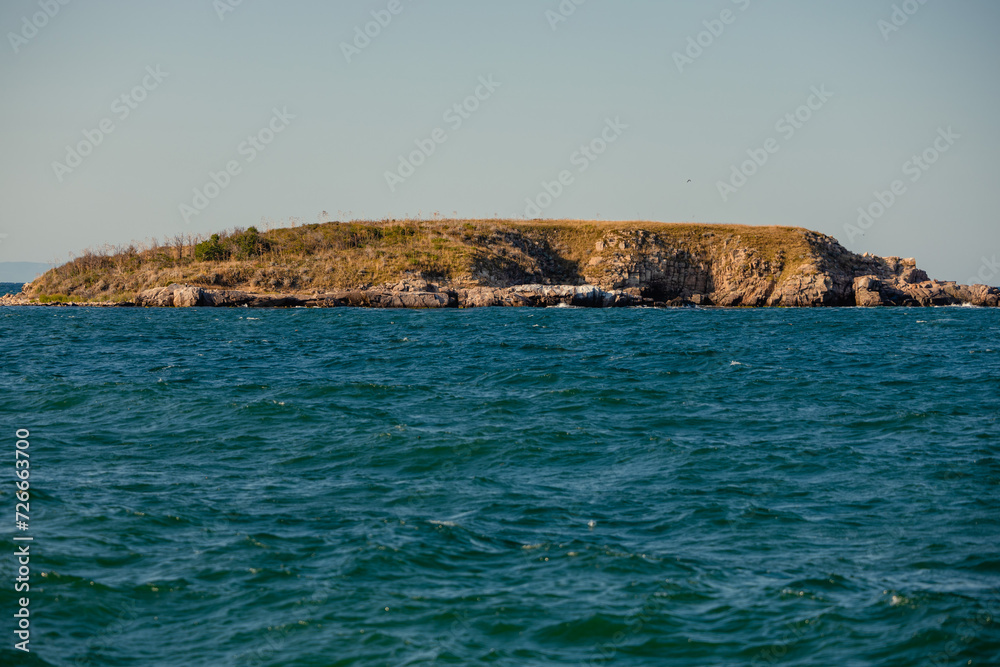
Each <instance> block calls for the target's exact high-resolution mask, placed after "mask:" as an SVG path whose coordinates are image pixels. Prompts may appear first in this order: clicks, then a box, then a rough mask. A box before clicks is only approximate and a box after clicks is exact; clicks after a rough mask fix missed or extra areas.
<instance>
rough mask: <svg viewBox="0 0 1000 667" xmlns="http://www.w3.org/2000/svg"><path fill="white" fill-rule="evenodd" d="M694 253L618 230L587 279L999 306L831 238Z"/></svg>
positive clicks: (728, 301)
mask: <svg viewBox="0 0 1000 667" xmlns="http://www.w3.org/2000/svg"><path fill="white" fill-rule="evenodd" d="M705 236H707V237H708V238H711V239H712V240H713V242H712V243H710V244H708V245H706V246H705V247H704V252H701V253H692V252H690V251H687V250H685V249H683V248H679V247H677V246H676V245H675V244H673V243H671V240H670V239H669V238H664V237H662V236H661V235H659V234H656V233H650V232H647V231H642V230H639V231H634V232H615V233H612V234H609V235H607V236H606V237H605V238H603V239H601V240H600V241H598V243H597V244H596V246H595V248H594V254H593V256H592V257H591V258H590V260H589V261H588V262H587V267H586V271H585V275H586V277H587V279H588V282H590V283H592V284H594V285H598V286H601V287H605V288H608V289H628V288H638V289H639V290H640V291H641V293H642V295H643V296H644V297H646V298H652V299H654V300H655V301H664V302H669V301H672V300H677V299H680V300H682V301H690V302H692V303H695V304H704V305H715V306H729V307H732V306H750V307H760V306H772V307H815V306H855V305H857V306H945V305H958V304H962V303H969V304H972V305H976V306H991V307H996V306H998V300H1000V290H997V289H996V288H991V287H987V286H985V285H976V286H971V287H970V286H962V285H958V284H956V283H954V282H940V281H936V280H931V279H930V278H929V277H928V276H927V274H926V273H925V272H924V271H922V270H920V269H918V268H917V266H916V261H915V260H913V259H901V258H898V257H876V256H873V255H856V254H854V253H852V252H850V251H848V250H846V249H845V248H843V247H842V246H841V245H840V244H839V243H838V242H837V241H836V240H835V239H833V238H831V237H828V236H824V235H822V234H817V233H815V232H809V231H805V230H803V231H802V240H803V241H804V242H805V244H806V246H807V250H806V252H805V253H802V254H801V256H799V257H796V258H790V257H789V256H788V255H789V253H788V252H787V249H786V248H780V249H778V250H777V252H776V253H775V255H774V257H773V258H770V259H766V258H764V257H762V255H761V252H760V251H759V250H758V249H756V248H754V247H753V246H747V245H746V244H744V243H743V242H742V239H741V238H740V236H739V235H738V234H735V235H734V234H727V235H721V236H720V235H717V234H715V233H713V232H707V233H706V234H705Z"/></svg>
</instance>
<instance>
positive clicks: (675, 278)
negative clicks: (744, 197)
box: [0, 220, 1000, 308]
mask: <svg viewBox="0 0 1000 667" xmlns="http://www.w3.org/2000/svg"><path fill="white" fill-rule="evenodd" d="M35 304H79V305H95V306H102V305H103V306H110V305H115V306H143V307H175V308H176V307H235V306H249V307H270V308H289V307H340V306H354V307H373V308H477V307H486V306H529V307H530V306H535V307H541V306H559V305H568V306H583V307H625V306H660V307H668V306H720V307H817V306H865V307H867V306H950V305H962V304H968V305H973V306H983V307H997V306H998V305H1000V290H998V289H997V288H995V287H990V286H987V285H960V284H958V283H955V282H950V281H938V280H932V279H930V277H929V276H928V275H927V274H926V273H925V272H924V271H922V270H921V269H919V268H917V266H916V262H915V260H913V259H901V258H898V257H877V256H873V255H867V254H866V255H857V254H854V253H852V252H850V251H848V250H846V249H845V248H844V247H842V246H841V245H840V244H839V243H838V242H837V241H836V239H834V238H832V237H829V236H825V235H823V234H819V233H816V232H812V231H809V230H807V229H803V228H798V227H749V226H740V225H710V224H667V223H652V222H634V223H629V222H594V221H576V220H566V221H503V220H436V221H423V220H421V221H414V220H383V221H379V222H364V223H361V222H352V223H338V222H332V223H323V224H315V225H304V226H298V227H293V228H281V229H274V230H270V231H265V232H260V231H258V230H257V229H256V228H254V227H251V228H249V229H246V230H242V229H237V230H233V231H230V232H228V233H225V234H214V235H212V236H211V237H210V238H208V239H198V238H191V237H187V238H182V237H179V236H178V237H175V238H174V239H173V241H172V242H170V243H165V244H161V243H159V242H156V241H154V242H152V243H149V244H145V245H142V246H138V247H137V246H136V245H130V246H128V247H118V248H105V249H103V250H101V251H99V252H94V251H87V252H85V253H83V255H82V256H80V257H77V258H75V259H73V260H72V261H70V262H68V263H66V264H64V265H62V266H59V267H57V268H54V269H51V270H50V271H48V272H47V273H45V274H44V275H42V276H41V277H39V278H37V279H36V280H35V281H34V282H32V283H29V284H27V285H25V287H24V289H23V291H22V293H21V294H17V295H13V296H7V297H4V298H3V299H0V305H35Z"/></svg>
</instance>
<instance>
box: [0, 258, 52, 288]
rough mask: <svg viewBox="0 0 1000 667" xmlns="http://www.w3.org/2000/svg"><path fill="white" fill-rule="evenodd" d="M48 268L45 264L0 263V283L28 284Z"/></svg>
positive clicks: (49, 265) (50, 266) (49, 266)
mask: <svg viewBox="0 0 1000 667" xmlns="http://www.w3.org/2000/svg"><path fill="white" fill-rule="evenodd" d="M50 268H52V265H51V264H48V263H46V262H0V283H30V282H31V281H32V280H34V279H35V278H37V277H38V276H40V275H42V274H43V273H45V272H46V271H48V270H49V269H50Z"/></svg>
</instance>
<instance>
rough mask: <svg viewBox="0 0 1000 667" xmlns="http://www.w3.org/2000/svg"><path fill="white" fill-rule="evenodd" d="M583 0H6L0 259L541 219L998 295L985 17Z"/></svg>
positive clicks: (755, 1)
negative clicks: (791, 247)
mask: <svg viewBox="0 0 1000 667" xmlns="http://www.w3.org/2000/svg"><path fill="white" fill-rule="evenodd" d="M62 2H66V4H65V5H64V4H61V3H62ZM576 2H581V0H575V2H574V0H564V1H563V2H562V3H561V2H560V0H504V1H503V2H485V1H480V0H398V4H397V1H396V0H357V1H340V2H321V1H319V0H287V1H285V2H267V1H265V0H242V1H240V0H216V1H215V2H213V0H171V1H170V2H166V1H163V0H158V1H156V2H153V1H151V0H132V1H129V2H125V1H124V0H119V1H111V0H87V1H86V2H85V1H84V0H5V1H4V2H3V3H2V5H0V28H2V31H3V33H4V35H5V37H4V41H3V44H2V45H0V81H2V82H3V104H2V105H0V133H2V136H3V142H2V146H3V152H2V158H0V187H2V191H0V261H63V260H65V259H66V258H67V255H68V253H69V252H71V251H79V250H81V249H83V248H85V247H87V246H96V245H101V244H103V243H106V242H107V243H122V242H128V241H130V240H132V239H136V240H142V239H146V238H149V237H153V236H156V237H160V238H162V237H165V236H172V235H174V234H177V233H184V234H186V233H192V234H193V233H208V232H212V231H215V230H219V229H224V228H230V227H234V226H243V227H246V226H249V225H253V224H259V223H260V221H261V220H262V218H269V219H271V220H273V221H274V222H275V223H280V222H282V221H288V220H289V219H291V218H292V217H295V218H298V219H300V220H301V221H302V222H315V221H317V220H318V219H319V218H320V216H322V212H324V211H326V212H327V213H328V217H329V219H331V220H333V219H347V218H383V217H403V216H417V215H421V216H424V217H430V216H431V215H433V214H434V213H435V212H437V213H440V214H442V215H447V216H453V215H458V216H463V217H493V216H494V215H498V216H503V217H522V216H525V215H538V214H539V213H540V217H547V218H598V217H599V218H601V219H645V220H658V221H668V222H672V221H677V222H682V221H695V222H731V223H742V224H751V225H770V224H776V225H795V226H803V227H809V228H811V229H815V230H818V231H822V232H824V233H827V234H831V235H833V236H835V237H837V238H838V239H839V240H840V241H841V242H842V243H843V244H844V245H845V246H847V247H848V248H850V249H851V250H854V251H857V252H865V251H868V252H874V253H878V254H895V255H901V256H907V257H908V256H915V257H917V259H918V261H919V262H920V264H921V266H923V267H924V268H925V269H927V270H928V271H929V272H930V273H931V275H932V276H934V277H939V278H942V279H954V280H959V281H961V282H965V281H967V280H968V279H969V278H970V277H972V276H974V275H975V274H976V273H977V272H980V274H981V275H983V276H985V275H989V274H990V273H991V272H997V275H996V276H994V278H993V279H992V280H990V281H989V282H991V284H1000V268H997V267H995V266H992V264H990V263H989V262H987V263H986V265H985V266H984V258H985V259H988V260H992V259H993V258H994V257H995V256H1000V226H998V224H997V223H998V218H997V209H996V206H997V204H996V194H997V191H998V184H997V173H998V167H997V160H998V156H1000V124H998V122H997V112H998V109H1000V76H998V72H997V70H998V65H1000V39H998V38H997V35H998V34H1000V3H997V2H996V1H995V0H947V2H946V1H945V0H926V1H925V2H923V3H921V2H920V0H907V1H906V2H903V1H902V0H812V1H810V2H803V1H802V0H794V1H793V0H711V1H706V2H693V1H692V2H684V1H671V2H667V1H663V0H657V1H653V0H614V1H612V0H586V1H584V2H582V3H581V4H579V5H578V6H577V5H576V4H575V3H576ZM894 5H895V9H894ZM560 6H562V11H561V13H560ZM46 10H47V11H48V14H51V16H49V15H47V14H46V13H45V11H46ZM391 10H395V11H396V12H397V13H395V14H393V13H392V11H391ZM571 10H572V11H571ZM372 12H375V14H374V15H373V13H372ZM907 12H909V13H907ZM894 13H895V16H894ZM377 19H381V21H382V23H384V24H385V25H384V26H382V25H378V24H377V23H375V24H371V25H367V26H366V24H370V23H371V22H372V21H376V20H377ZM557 19H558V20H557ZM561 19H565V20H561ZM880 21H881V22H882V23H881V24H880ZM39 26H40V27H39ZM366 27H367V29H368V32H369V33H372V34H374V35H375V36H374V37H367V36H366V37H364V38H361V37H358V35H359V32H360V33H362V34H363V33H364V31H365V29H366ZM689 40H690V41H689ZM699 41H700V42H701V44H700V45H699V44H698V42H699ZM345 45H349V48H345ZM481 79H482V81H485V82H486V84H484V83H481V82H480V81H481ZM814 89H815V92H814ZM477 93H478V95H479V98H478V99H477V98H476V95H477ZM123 95H124V96H125V97H124V99H123V97H122V96H123ZM456 104H458V105H459V109H458V110H456V109H455V108H454V106H455V105H456ZM810 105H811V106H812V108H810ZM789 114H791V117H790V118H786V116H787V115H789ZM779 121H780V123H779ZM107 130H110V132H108V131H107ZM251 138H252V140H251ZM435 139H436V140H435ZM418 142H419V144H420V145H422V146H423V153H431V154H430V155H429V156H425V155H424V154H421V153H418V154H416V155H413V156H412V160H411V153H413V151H420V150H421V149H420V148H419V147H418ZM583 147H586V148H588V150H587V151H585V152H584V151H581V148H583ZM431 149H433V152H432V150H431ZM84 153H85V155H83V154H84ZM925 153H926V155H925ZM401 155H402V156H404V158H405V161H406V163H405V164H403V165H401V164H400V156H401ZM915 156H916V157H917V158H918V161H913V158H914V157H915ZM753 158H756V163H754V162H747V161H748V160H752V159H753ZM744 163H746V164H744ZM761 163H762V164H761ZM227 167H229V168H230V173H226V170H227ZM734 167H735V168H736V170H737V171H736V173H735V174H734V171H733V170H734ZM741 171H742V173H740V172H741ZM387 172H389V173H391V174H394V176H391V177H390V176H387ZM562 172H566V173H562ZM213 173H214V174H215V181H216V183H213V179H212V176H211V174H213ZM560 174H562V176H563V180H564V183H559V182H558V181H559V178H560ZM746 174H750V175H749V176H747V175H746ZM689 181H690V182H689ZM543 183H547V184H548V190H550V191H551V192H552V193H554V194H555V196H554V197H550V196H549V194H548V193H547V192H546V189H545V188H544V187H543ZM721 184H725V185H721ZM894 185H895V189H896V193H893V186H894ZM196 189H197V190H198V191H199V192H200V193H201V195H196V194H195V190H196ZM206 190H207V192H206ZM876 193H879V194H878V196H877V195H876ZM201 196H205V198H204V199H201ZM528 199H532V200H535V201H536V202H538V203H540V204H542V206H539V208H538V212H536V211H534V210H533V209H531V208H529V206H528V201H527V200H528ZM879 199H881V200H882V201H881V203H880V202H879ZM859 207H862V208H864V209H867V210H869V211H870V212H871V213H872V214H873V215H872V217H871V218H870V219H862V223H863V224H861V225H859V224H858V220H859V216H860V214H859V212H858V209H859ZM852 226H853V227H852ZM863 227H866V229H863ZM862 231H863V235H862Z"/></svg>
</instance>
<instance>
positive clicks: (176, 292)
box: [135, 281, 652, 309]
mask: <svg viewBox="0 0 1000 667" xmlns="http://www.w3.org/2000/svg"><path fill="white" fill-rule="evenodd" d="M642 303H643V301H642V298H641V296H640V295H639V293H638V290H615V291H606V290H603V289H601V288H599V287H595V286H593V285H516V286H514V287H507V288H489V287H475V288H471V289H454V290H452V289H444V288H441V287H440V286H438V285H435V284H432V283H428V282H425V281H424V282H415V283H411V282H405V281H404V282H400V283H397V284H393V285H386V286H382V287H377V288H371V289H364V290H342V291H336V292H325V293H319V294H308V295H306V294H298V295H269V294H252V293H249V292H241V291H235V290H234V291H227V290H209V289H203V288H200V287H194V286H191V285H179V284H173V285H168V286H167V287H158V288H155V289H151V290H146V291H143V292H141V293H140V294H138V295H137V296H136V298H135V305H137V306H142V307H146V308H191V307H215V308H227V307H228V308H233V307H239V306H247V307H251V308H338V307H356V308H414V309H434V308H486V307H493V306H520V307H528V308H542V307H551V306H575V307H580V308H620V307H625V306H635V305H641V304H642ZM650 305H652V304H650Z"/></svg>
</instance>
